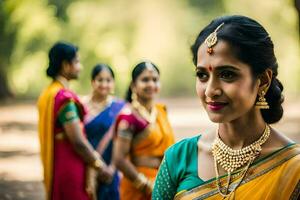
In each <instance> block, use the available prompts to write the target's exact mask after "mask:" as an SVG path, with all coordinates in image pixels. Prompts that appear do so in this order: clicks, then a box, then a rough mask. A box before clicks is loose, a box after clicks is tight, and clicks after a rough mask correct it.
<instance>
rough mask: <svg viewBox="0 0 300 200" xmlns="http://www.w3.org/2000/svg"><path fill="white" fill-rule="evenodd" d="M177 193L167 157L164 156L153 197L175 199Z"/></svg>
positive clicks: (166, 199)
mask: <svg viewBox="0 0 300 200" xmlns="http://www.w3.org/2000/svg"><path fill="white" fill-rule="evenodd" d="M175 195H176V186H175V184H174V183H173V181H172V179H171V176H170V173H169V168H168V164H167V161H166V159H165V158H164V159H163V161H162V163H161V165H160V167H159V171H158V174H157V176H156V180H155V183H154V188H153V193H152V199H155V200H156V199H157V200H159V199H164V200H169V199H170V200H171V199H174V197H175Z"/></svg>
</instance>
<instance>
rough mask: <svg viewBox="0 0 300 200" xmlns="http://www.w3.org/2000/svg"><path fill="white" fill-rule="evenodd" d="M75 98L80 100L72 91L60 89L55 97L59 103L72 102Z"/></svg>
mask: <svg viewBox="0 0 300 200" xmlns="http://www.w3.org/2000/svg"><path fill="white" fill-rule="evenodd" d="M74 98H78V97H77V96H76V95H75V94H74V93H73V92H72V91H70V90H67V89H64V88H62V89H60V90H59V91H58V92H57V94H56V96H55V99H56V100H57V101H70V100H73V99H74Z"/></svg>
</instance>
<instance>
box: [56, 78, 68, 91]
mask: <svg viewBox="0 0 300 200" xmlns="http://www.w3.org/2000/svg"><path fill="white" fill-rule="evenodd" d="M55 80H57V81H59V82H60V83H61V84H62V85H63V86H64V88H69V81H68V79H67V78H66V77H64V76H62V75H58V76H56V78H55Z"/></svg>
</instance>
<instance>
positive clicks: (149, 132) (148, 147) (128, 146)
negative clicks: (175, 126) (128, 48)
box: [113, 62, 174, 200]
mask: <svg viewBox="0 0 300 200" xmlns="http://www.w3.org/2000/svg"><path fill="white" fill-rule="evenodd" d="M159 89H160V81H159V70H158V68H157V67H156V66H155V65H154V64H153V63H151V62H141V63H139V64H138V65H136V67H135V68H134V69H133V72H132V82H131V85H130V88H129V90H128V93H127V98H126V100H127V101H128V102H129V103H128V104H127V105H126V106H125V107H124V108H123V110H122V111H121V112H120V114H119V116H118V117H117V120H116V128H115V133H116V139H115V143H114V145H115V146H114V151H113V160H114V162H115V165H116V166H117V168H118V169H119V170H120V171H121V172H122V173H123V175H124V177H123V179H122V180H121V187H120V197H121V199H122V200H127V199H128V200H137V199H151V193H152V187H153V182H154V179H155V177H156V174H157V171H158V167H159V165H160V163H161V161H162V158H163V155H164V152H165V150H166V149H167V148H168V147H169V146H170V145H172V144H173V143H174V136H173V131H172V129H171V126H170V124H169V121H168V118H167V113H166V108H165V106H164V105H162V104H156V103H154V98H155V96H156V94H157V93H158V92H159Z"/></svg>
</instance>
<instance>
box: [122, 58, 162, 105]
mask: <svg viewBox="0 0 300 200" xmlns="http://www.w3.org/2000/svg"><path fill="white" fill-rule="evenodd" d="M149 65H151V66H152V67H154V69H155V70H156V71H157V73H158V74H159V73H160V72H159V69H158V67H157V66H156V65H155V64H154V63H152V62H150V61H143V62H140V63H138V64H137V65H136V66H135V67H134V68H133V70H132V73H131V83H130V85H129V87H128V90H127V93H126V97H125V100H126V101H128V102H131V101H132V99H131V95H132V91H131V87H130V86H131V85H132V83H134V82H135V81H136V79H137V78H138V77H139V76H140V75H141V73H143V71H144V70H145V69H147V67H148V66H149Z"/></svg>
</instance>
